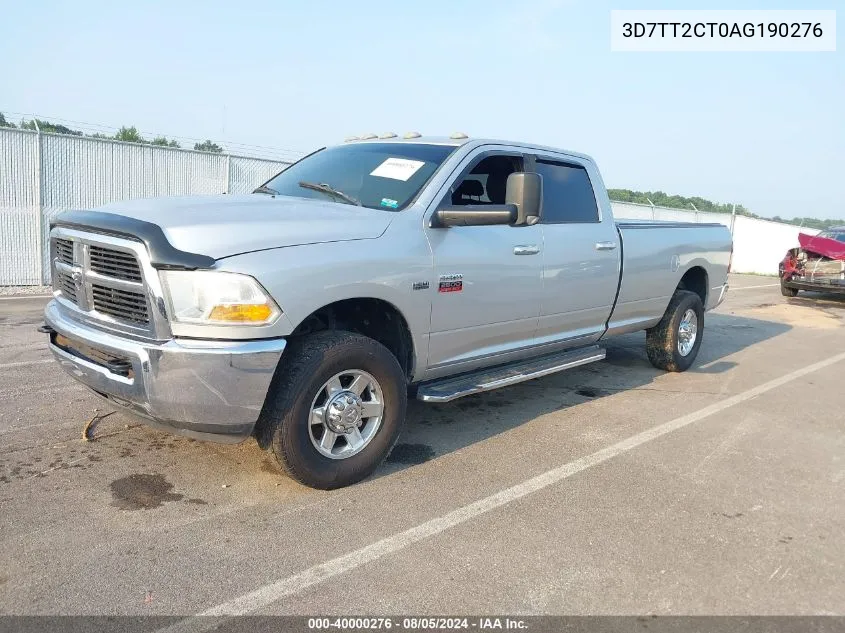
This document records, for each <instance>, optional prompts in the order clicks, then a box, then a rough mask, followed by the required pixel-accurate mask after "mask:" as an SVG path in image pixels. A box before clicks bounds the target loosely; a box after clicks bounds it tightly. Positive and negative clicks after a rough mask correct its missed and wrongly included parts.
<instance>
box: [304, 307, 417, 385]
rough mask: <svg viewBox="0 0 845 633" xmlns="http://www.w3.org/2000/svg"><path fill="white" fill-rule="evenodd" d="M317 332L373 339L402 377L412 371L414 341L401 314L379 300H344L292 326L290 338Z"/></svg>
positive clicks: (313, 313) (316, 311)
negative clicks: (389, 354) (392, 358)
mask: <svg viewBox="0 0 845 633" xmlns="http://www.w3.org/2000/svg"><path fill="white" fill-rule="evenodd" d="M321 330H347V331H349V332H357V333H358V334H363V335H364V336H368V337H370V338H371V339H375V340H376V341H378V342H379V343H381V344H382V345H384V346H385V347H386V348H387V349H389V350H390V351H391V352H392V353H393V355H394V356H395V357H396V360H398V361H399V366H400V367H401V368H402V371H403V372H404V373H405V375H406V376H407V377H408V378H410V377H411V375H412V373H413V370H414V341H413V339H412V338H411V330H410V329H409V328H408V323H407V321H406V320H405V317H403V316H402V313H401V312H399V310H398V309H397V308H396V306H394V305H393V304H391V303H388V302H387V301H383V300H381V299H345V300H343V301H336V302H335V303H330V304H329V305H327V306H323V307H322V308H320V309H318V310H315V311H314V312H312V313H311V314H309V315H308V316H307V317H305V319H303V320H302V322H301V323H300V324H299V325H298V326H296V329H295V330H294V331H293V332H292V333H291V336H303V335H305V334H310V333H312V332H319V331H321Z"/></svg>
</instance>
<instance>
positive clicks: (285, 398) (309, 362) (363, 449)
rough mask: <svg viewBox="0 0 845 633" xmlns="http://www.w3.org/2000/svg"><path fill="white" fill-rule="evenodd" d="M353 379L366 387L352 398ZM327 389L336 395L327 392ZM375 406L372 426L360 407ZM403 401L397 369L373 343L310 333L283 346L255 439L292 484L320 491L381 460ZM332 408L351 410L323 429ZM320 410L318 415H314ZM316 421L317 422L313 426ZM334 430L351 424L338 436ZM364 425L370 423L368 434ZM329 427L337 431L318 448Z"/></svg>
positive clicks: (365, 472)
mask: <svg viewBox="0 0 845 633" xmlns="http://www.w3.org/2000/svg"><path fill="white" fill-rule="evenodd" d="M338 376H340V378H338ZM355 376H358V377H361V378H362V379H363V380H365V382H367V386H366V387H365V388H364V389H365V390H364V392H363V393H359V394H357V395H358V396H359V398H357V399H356V397H355V396H356V394H355V391H356V389H355V388H354V386H352V383H353V382H354V380H353V378H354V377H355ZM335 380H337V381H338V383H334V382H333V381H335ZM344 381H346V382H345V383H344ZM330 384H340V386H341V387H342V388H343V389H342V390H341V391H339V390H338V389H337V387H334V388H333V389H330V388H329V387H328V385H330ZM332 394H334V395H332ZM343 394H346V395H343ZM348 397H349V398H351V399H349V400H348V402H349V403H350V404H349V405H347V404H346V403H347V398H348ZM338 398H339V402H338ZM353 401H354V402H353ZM379 402H380V404H381V405H382V407H381V409H382V411H381V414H380V416H378V421H376V417H366V415H365V414H366V413H367V411H368V408H367V407H368V406H370V407H371V406H372V405H374V404H375V405H377V404H379ZM407 403H408V400H407V384H406V380H405V376H404V374H403V372H402V369H401V368H400V366H399V363H398V362H397V360H396V358H395V357H394V356H393V354H392V353H391V352H390V351H389V350H388V349H387V348H386V347H384V346H383V345H382V344H381V343H378V342H377V341H374V340H373V339H371V338H368V337H366V336H362V335H360V334H354V333H352V332H342V331H334V330H332V331H324V332H317V333H315V334H311V335H308V336H303V337H297V338H294V339H291V340H290V342H289V343H288V348H287V349H286V350H285V353H284V355H283V356H282V363H281V365H280V367H279V370H278V371H277V373H276V376H275V377H274V379H273V384H272V386H271V387H270V393H269V394H268V396H267V403H266V404H265V406H264V410H263V411H262V413H261V419H260V420H259V424H258V433H259V434H260V435H259V440H260V442H261V444H262V445H263V446H264V447H265V448H268V449H269V450H270V451H271V452H272V454H273V456H274V457H275V458H276V460H277V461H278V463H279V465H280V466H281V467H282V468H283V469H284V471H285V472H286V473H287V474H288V475H290V476H291V477H292V478H293V479H296V480H297V481H299V482H300V483H303V484H305V485H306V486H310V487H312V488H319V489H322V490H331V489H334V488H341V487H343V486H349V485H351V484H354V483H357V482H359V481H361V480H362V479H364V478H366V477H368V476H369V475H371V474H372V473H373V472H374V471H375V470H376V469H377V468H378V467H379V465H380V464H381V463H382V462H383V461H384V459H385V458H386V457H387V455H388V454H389V453H390V451H391V449H392V448H393V446H394V444H395V443H396V440H397V439H398V438H399V434H400V432H401V430H402V426H403V424H404V422H405V411H406V408H407ZM333 405H336V406H337V407H338V408H341V407H349V408H352V409H355V410H356V411H355V412H353V413H352V417H351V418H346V417H344V415H345V412H344V410H343V409H340V411H339V412H338V411H335V413H337V414H338V415H336V416H335V422H333V423H331V421H330V420H329V421H326V420H324V418H329V417H330V416H329V413H330V412H331V411H332V409H331V407H332V406H333ZM321 408H323V409H325V411H324V413H325V416H324V415H323V414H317V415H316V417H315V414H314V411H315V410H317V409H321ZM318 419H319V420H324V421H323V422H317V423H315V422H314V420H318ZM337 420H339V422H338V421H337ZM350 420H351V421H350ZM331 424H334V425H335V426H331ZM337 424H344V425H347V428H352V426H354V425H357V426H356V427H355V428H352V430H351V431H350V432H347V433H345V432H344V431H343V430H338V429H337V426H336V425H337ZM369 424H375V430H372V428H370V431H371V434H370V435H368V434H367V430H366V429H367V428H368V427H367V425H369ZM350 425H352V426H350ZM330 426H331V428H335V429H336V430H338V432H337V433H334V434H333V435H335V436H336V437H337V439H330V440H329V442H331V446H328V448H326V446H324V444H323V439H322V438H323V436H324V434H325V433H326V432H328V431H329V430H330ZM353 437H357V440H355V441H353V439H352V438H353ZM356 446H357V448H356ZM332 447H333V448H332ZM333 451H334V452H333Z"/></svg>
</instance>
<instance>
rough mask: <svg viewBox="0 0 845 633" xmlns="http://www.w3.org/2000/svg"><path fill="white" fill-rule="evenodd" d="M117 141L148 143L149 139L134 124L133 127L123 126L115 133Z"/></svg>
mask: <svg viewBox="0 0 845 633" xmlns="http://www.w3.org/2000/svg"><path fill="white" fill-rule="evenodd" d="M114 139H115V140H116V141H126V142H127V143H146V142H147V141H146V140H145V139H144V137H142V136H141V134H140V133H139V132H138V129H137V128H136V127H135V126H134V125H133V126H132V127H121V128H120V129H119V130H118V131H117V134H115V135H114Z"/></svg>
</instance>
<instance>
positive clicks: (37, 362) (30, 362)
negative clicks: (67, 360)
mask: <svg viewBox="0 0 845 633" xmlns="http://www.w3.org/2000/svg"><path fill="white" fill-rule="evenodd" d="M55 362H56V361H54V360H53V359H52V358H44V359H42V360H22V361H20V362H19V363H4V364H2V365H0V369H6V368H8V367H28V366H29V365H41V364H43V363H55Z"/></svg>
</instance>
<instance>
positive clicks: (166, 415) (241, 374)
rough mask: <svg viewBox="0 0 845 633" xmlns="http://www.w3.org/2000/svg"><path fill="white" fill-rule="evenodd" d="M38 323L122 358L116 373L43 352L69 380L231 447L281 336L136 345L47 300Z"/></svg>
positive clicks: (253, 415)
mask: <svg viewBox="0 0 845 633" xmlns="http://www.w3.org/2000/svg"><path fill="white" fill-rule="evenodd" d="M44 318H45V320H46V322H47V325H49V326H50V327H51V328H52V329H53V330H54V331H55V332H56V333H57V334H61V335H62V336H64V337H66V338H67V339H69V340H70V341H71V342H77V343H82V344H83V345H86V346H90V347H91V348H93V349H95V350H98V351H99V352H105V353H107V354H110V355H114V356H118V357H121V358H122V359H125V360H126V361H127V362H126V366H127V367H128V366H129V365H131V370H128V369H127V370H125V371H122V372H120V371H119V372H118V373H115V372H114V371H113V370H112V369H110V368H109V367H107V366H105V365H104V364H102V363H98V362H96V359H94V358H93V357H92V358H88V357H85V356H84V355H79V354H77V353H71V352H70V351H67V350H65V349H62V348H60V347H58V346H57V345H55V344H54V340H55V338H54V335H52V334H51V339H50V351H51V352H52V353H53V355H54V356H55V357H56V359H57V360H58V361H59V363H60V364H61V365H62V367H63V368H64V369H65V371H67V372H68V373H69V374H70V375H71V376H72V377H74V378H75V379H76V380H78V381H79V382H81V383H82V384H84V385H86V386H87V387H90V388H91V389H92V390H94V391H95V392H96V393H97V394H98V395H100V396H102V397H104V398H106V399H107V400H109V402H111V403H113V404H115V405H117V406H119V407H121V408H123V409H125V410H128V411H129V412H131V413H134V414H137V415H140V416H142V417H144V418H146V419H147V420H148V421H149V422H150V423H151V424H152V426H157V427H161V428H165V429H167V430H170V431H173V432H176V433H180V434H183V435H190V436H193V437H197V438H200V439H210V440H213V441H217V442H238V441H241V440H243V439H245V438H247V437H248V436H249V435H250V434H251V433H252V430H253V427H254V426H255V423H256V421H257V420H258V415H259V413H260V412H261V408H262V406H263V405H264V399H265V397H266V395H267V391H268V389H269V387H270V381H271V379H272V378H273V373H274V372H275V370H276V366H277V365H278V362H279V358H280V357H281V355H282V352H283V351H284V349H285V345H286V341H285V340H284V339H268V340H260V341H211V340H186V339H174V340H170V341H167V342H165V343H155V342H141V341H135V340H131V339H127V338H121V337H117V336H115V335H113V334H110V333H107V332H103V331H100V330H96V329H94V328H91V327H90V326H88V325H84V324H82V323H79V322H78V321H74V320H72V319H70V318H69V317H68V316H66V315H65V314H63V311H62V308H61V307H60V306H59V305H58V303H57V302H56V301H55V300H54V301H51V302H50V303H49V304H47V307H46V308H45V310H44Z"/></svg>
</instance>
